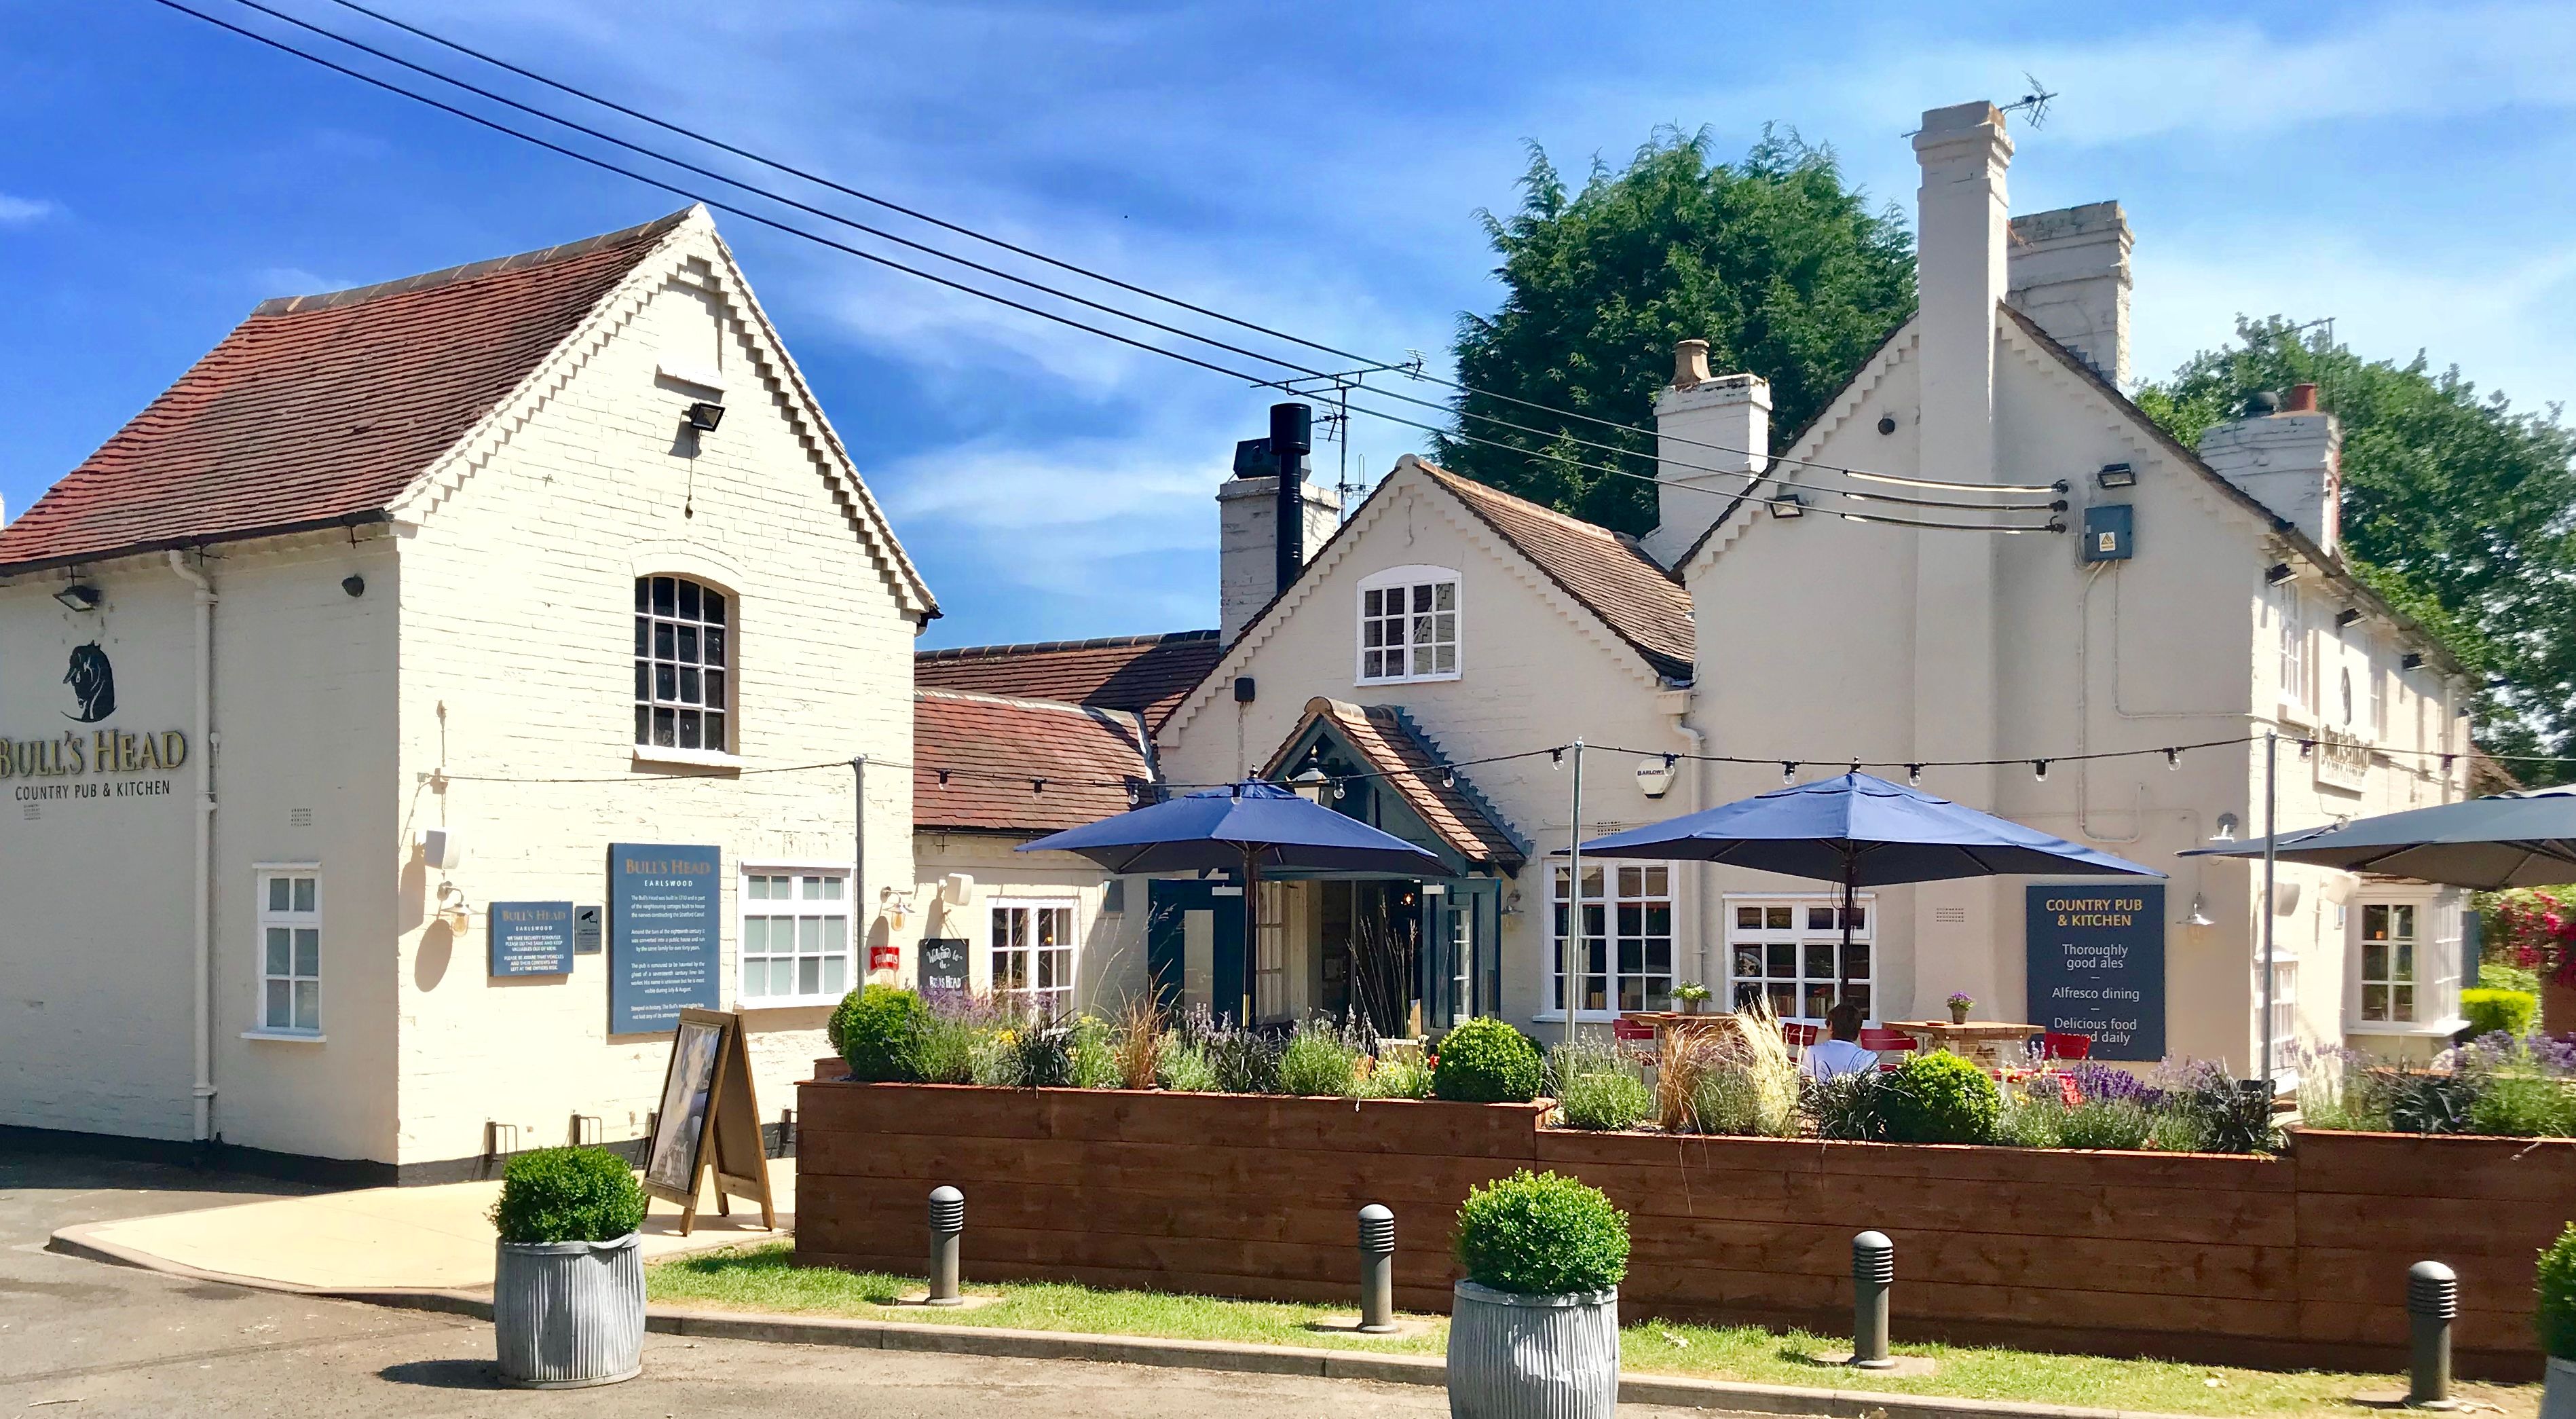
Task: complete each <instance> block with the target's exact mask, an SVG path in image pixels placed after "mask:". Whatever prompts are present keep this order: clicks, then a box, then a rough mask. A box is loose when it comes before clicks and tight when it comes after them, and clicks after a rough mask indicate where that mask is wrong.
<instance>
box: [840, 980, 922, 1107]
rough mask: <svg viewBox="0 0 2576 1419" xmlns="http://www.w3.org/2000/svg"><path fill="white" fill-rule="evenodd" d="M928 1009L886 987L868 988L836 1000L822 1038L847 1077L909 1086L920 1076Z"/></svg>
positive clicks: (917, 998) (913, 997) (914, 997)
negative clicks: (829, 1044)
mask: <svg viewBox="0 0 2576 1419" xmlns="http://www.w3.org/2000/svg"><path fill="white" fill-rule="evenodd" d="M929 1023H930V1010H929V1008H928V1007H927V1006H925V1005H923V1004H922V1003H921V997H920V996H918V995H915V994H913V993H912V992H911V991H908V990H899V989H897V988H895V987H894V986H890V985H872V986H869V987H867V988H866V989H864V990H854V991H851V992H850V993H849V994H848V995H846V996H843V997H842V998H841V1003H840V1005H839V1006H838V1007H836V1008H835V1009H834V1010H833V1011H832V1019H831V1023H830V1024H829V1025H828V1026H827V1027H826V1028H825V1031H824V1033H825V1035H826V1037H828V1038H829V1039H830V1040H831V1042H832V1048H833V1049H835V1050H838V1051H840V1055H841V1058H842V1060H843V1061H845V1062H846V1063H848V1065H849V1066H850V1077H851V1078H853V1079H864V1080H867V1081H868V1082H870V1083H878V1084H908V1083H915V1082H918V1081H919V1080H920V1079H921V1077H922V1061H921V1055H922V1041H923V1037H924V1035H925V1034H926V1032H927V1026H928V1025H929Z"/></svg>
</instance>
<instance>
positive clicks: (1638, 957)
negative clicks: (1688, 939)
mask: <svg viewBox="0 0 2576 1419" xmlns="http://www.w3.org/2000/svg"><path fill="white" fill-rule="evenodd" d="M1571 875H1572V874H1571V872H1570V871H1569V868H1568V864H1566V863H1563V862H1557V863H1553V864H1551V865H1550V869H1549V881H1550V883H1551V886H1550V887H1549V891H1548V897H1549V905H1550V907H1551V911H1550V913H1549V921H1550V931H1551V933H1552V942H1551V944H1552V948H1553V949H1552V955H1551V958H1550V970H1551V972H1552V975H1551V986H1550V988H1551V990H1552V991H1553V992H1554V997H1553V1001H1552V1004H1553V1008H1554V1010H1555V1011H1556V1012H1558V1013H1559V1016H1560V1018H1562V1012H1563V1011H1564V1009H1565V998H1566V990H1565V955H1566V951H1565V946H1566V932H1567V919H1568V915H1569V914H1568V911H1567V907H1568V902H1567V900H1566V898H1567V892H1566V886H1567V883H1568V882H1569V880H1570V879H1571ZM1582 906H1583V912H1582V916H1583V930H1582V943H1581V946H1580V948H1579V950H1578V952H1577V959H1578V960H1579V961H1581V963H1582V965H1581V968H1580V972H1579V974H1580V984H1579V985H1578V987H1577V988H1576V991H1575V1003H1576V1006H1577V1008H1578V1009H1579V1010H1581V1011H1582V1012H1583V1013H1584V1014H1590V1015H1598V1016H1606V1015H1608V1014H1609V1013H1611V1012H1613V1011H1619V1010H1670V1009H1671V1008H1673V1006H1672V1001H1673V869H1672V865H1671V864H1670V863H1664V862H1598V861H1588V862H1586V863H1584V864H1583V903H1582Z"/></svg>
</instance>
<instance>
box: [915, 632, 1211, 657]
mask: <svg viewBox="0 0 2576 1419" xmlns="http://www.w3.org/2000/svg"><path fill="white" fill-rule="evenodd" d="M1216 637H1217V632H1215V631H1212V630H1207V631H1147V632H1144V633H1143V634H1141V635H1128V636H1093V637H1091V638H1090V639H1088V640H1071V641H1015V642H1010V643H1007V644H995V645H959V646H948V647H945V648H943V649H939V650H916V651H914V652H913V653H912V657H913V659H914V660H916V661H920V660H933V661H949V660H978V659H985V658H991V657H1000V656H1005V655H1042V654H1045V653H1047V652H1049V651H1064V650H1121V649H1125V648H1127V647H1130V646H1144V645H1162V644H1165V643H1167V642H1176V641H1206V640H1215V639H1216Z"/></svg>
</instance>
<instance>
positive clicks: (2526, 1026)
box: [2460, 989, 2540, 1039]
mask: <svg viewBox="0 0 2576 1419" xmlns="http://www.w3.org/2000/svg"><path fill="white" fill-rule="evenodd" d="M2460 1013H2461V1014H2462V1015H2465V1016H2467V1017H2468V1021H2469V1036H2470V1038H2472V1039H2474V1038H2476V1037H2478V1036H2480V1035H2491V1034H2494V1033H2495V1032H2496V1031H2498V1030H2502V1031H2504V1032H2505V1033H2506V1034H2508V1035H2511V1036H2513V1037H2514V1038H2515V1039H2520V1038H2522V1037H2523V1036H2525V1035H2528V1034H2530V1033H2531V1027H2532V1024H2533V1023H2534V1022H2535V1021H2536V1020H2537V1019H2538V1018H2539V1016H2540V997H2539V996H2537V995H2533V994H2532V993H2531V992H2529V991H2523V990H2484V989H2479V990H2464V991H2461V992H2460Z"/></svg>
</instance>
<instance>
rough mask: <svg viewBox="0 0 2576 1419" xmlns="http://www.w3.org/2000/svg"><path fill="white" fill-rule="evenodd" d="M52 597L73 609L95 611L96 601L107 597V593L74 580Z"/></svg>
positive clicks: (96, 607)
mask: <svg viewBox="0 0 2576 1419" xmlns="http://www.w3.org/2000/svg"><path fill="white" fill-rule="evenodd" d="M54 599H55V600H56V601H59V602H61V603H63V604H64V605H65V606H68V607H70V608H72V609H73V610H75V611H95V610H97V609H98V603H100V602H102V601H105V600H106V599H107V593H106V592H104V591H101V590H99V589H98V588H97V587H95V586H91V585H89V584H87V583H85V582H77V581H76V582H73V583H72V584H71V585H69V586H66V587H64V588H63V589H62V590H60V591H57V592H55V593H54Z"/></svg>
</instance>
